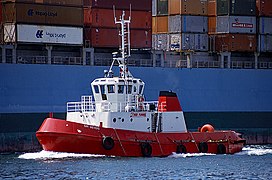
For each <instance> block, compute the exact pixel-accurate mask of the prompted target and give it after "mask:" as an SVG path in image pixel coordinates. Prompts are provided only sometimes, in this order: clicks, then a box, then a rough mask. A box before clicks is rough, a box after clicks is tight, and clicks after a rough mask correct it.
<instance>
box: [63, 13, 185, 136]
mask: <svg viewBox="0 0 272 180" xmlns="http://www.w3.org/2000/svg"><path fill="white" fill-rule="evenodd" d="M124 16H125V14H124V12H123V14H122V16H121V17H120V21H116V18H115V23H116V24H121V33H120V34H119V35H120V36H121V38H122V46H121V57H114V58H113V62H112V65H111V67H110V69H109V71H105V72H104V77H103V78H98V79H95V80H94V81H93V82H92V83H91V87H92V92H93V96H82V98H81V101H80V102H69V103H67V121H72V122H77V123H81V124H84V125H93V126H103V127H106V128H115V129H125V130H136V131H144V132H186V131H187V129H186V125H185V121H184V116H183V112H182V111H174V112H173V111H171V112H163V107H164V104H163V103H161V104H158V101H149V102H147V101H145V100H144V94H143V92H144V87H145V83H144V82H143V81H142V80H141V79H139V78H134V77H133V76H132V74H131V73H130V72H129V70H128V68H127V66H126V64H127V58H128V57H129V56H130V41H129V37H130V36H129V23H130V18H129V20H124ZM114 56H117V54H114ZM115 63H117V64H118V65H119V68H120V73H119V76H118V77H115V76H114V74H113V71H112V67H113V65H114V64H115ZM93 98H94V99H93Z"/></svg>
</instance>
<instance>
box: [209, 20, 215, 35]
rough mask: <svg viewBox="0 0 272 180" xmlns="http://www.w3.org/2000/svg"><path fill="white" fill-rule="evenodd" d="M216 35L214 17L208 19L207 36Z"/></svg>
mask: <svg viewBox="0 0 272 180" xmlns="http://www.w3.org/2000/svg"><path fill="white" fill-rule="evenodd" d="M214 33H216V17H208V34H214Z"/></svg>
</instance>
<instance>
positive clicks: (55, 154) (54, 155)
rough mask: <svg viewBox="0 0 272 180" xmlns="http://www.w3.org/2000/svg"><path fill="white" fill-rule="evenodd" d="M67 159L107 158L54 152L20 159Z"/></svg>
mask: <svg viewBox="0 0 272 180" xmlns="http://www.w3.org/2000/svg"><path fill="white" fill-rule="evenodd" d="M67 157H75V158H81V157H105V156H104V155H95V154H76V153H64V152H52V151H40V152H35V153H25V154H21V155H20V156H19V157H18V158H20V159H63V158H67Z"/></svg>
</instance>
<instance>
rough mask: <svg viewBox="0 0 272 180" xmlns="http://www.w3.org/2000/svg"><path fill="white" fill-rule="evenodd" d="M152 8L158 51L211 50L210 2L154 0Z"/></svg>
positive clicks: (154, 35)
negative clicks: (209, 31) (208, 4)
mask: <svg viewBox="0 0 272 180" xmlns="http://www.w3.org/2000/svg"><path fill="white" fill-rule="evenodd" d="M152 9H153V12H152V15H153V17H152V33H153V35H152V36H153V38H152V39H153V41H154V42H153V48H154V49H156V50H178V51H187V50H193V51H208V18H207V2H206V1H203V0H191V1H187V0H153V8H152Z"/></svg>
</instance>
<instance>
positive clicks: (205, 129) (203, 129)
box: [200, 124, 214, 132]
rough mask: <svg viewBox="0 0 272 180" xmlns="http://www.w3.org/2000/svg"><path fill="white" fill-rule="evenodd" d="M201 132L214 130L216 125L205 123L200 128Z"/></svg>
mask: <svg viewBox="0 0 272 180" xmlns="http://www.w3.org/2000/svg"><path fill="white" fill-rule="evenodd" d="M200 132H214V127H213V126H212V125H210V124H205V125H204V126H202V128H201V129H200Z"/></svg>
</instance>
